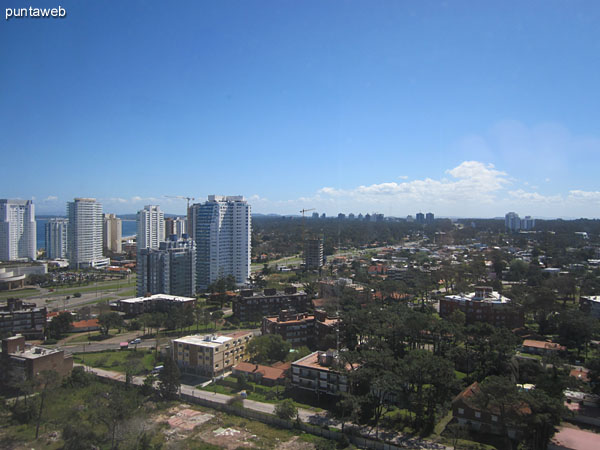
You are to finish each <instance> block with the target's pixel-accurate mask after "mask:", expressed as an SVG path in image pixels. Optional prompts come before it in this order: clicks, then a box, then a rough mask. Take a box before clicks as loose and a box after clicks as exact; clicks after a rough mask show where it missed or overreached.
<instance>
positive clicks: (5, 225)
mask: <svg viewBox="0 0 600 450" xmlns="http://www.w3.org/2000/svg"><path fill="white" fill-rule="evenodd" d="M36 247H37V237H36V222H35V208H34V206H33V202H32V201H31V200H8V199H0V261H13V260H18V259H31V260H35V259H36V257H37V248H36Z"/></svg>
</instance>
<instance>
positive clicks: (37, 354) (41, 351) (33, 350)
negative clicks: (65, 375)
mask: <svg viewBox="0 0 600 450" xmlns="http://www.w3.org/2000/svg"><path fill="white" fill-rule="evenodd" d="M58 352H62V350H58V349H55V348H44V347H38V346H37V345H34V346H31V347H25V350H21V351H17V352H12V353H10V356H13V357H17V358H23V359H37V358H41V357H42V356H46V355H51V354H53V353H58Z"/></svg>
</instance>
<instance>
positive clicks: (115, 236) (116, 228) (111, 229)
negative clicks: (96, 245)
mask: <svg viewBox="0 0 600 450" xmlns="http://www.w3.org/2000/svg"><path fill="white" fill-rule="evenodd" d="M122 234H123V224H122V222H121V219H119V218H118V217H117V216H115V215H114V214H104V228H103V233H102V242H103V245H104V249H105V250H107V251H109V252H113V253H121V252H122V251H123V248H122V243H121V238H122Z"/></svg>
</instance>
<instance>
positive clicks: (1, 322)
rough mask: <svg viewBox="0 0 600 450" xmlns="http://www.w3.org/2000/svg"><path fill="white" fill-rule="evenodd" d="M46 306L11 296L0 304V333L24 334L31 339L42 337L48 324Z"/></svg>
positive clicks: (2, 334) (3, 334) (4, 334)
mask: <svg viewBox="0 0 600 450" xmlns="http://www.w3.org/2000/svg"><path fill="white" fill-rule="evenodd" d="M46 313H47V310H46V307H38V306H37V305H36V304H35V303H26V302H23V301H22V300H18V299H12V298H9V299H8V300H7V301H6V305H4V306H0V335H1V336H9V335H11V334H17V333H18V334H22V335H23V336H26V337H27V338H29V339H42V338H43V337H44V327H45V326H46Z"/></svg>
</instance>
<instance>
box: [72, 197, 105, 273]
mask: <svg viewBox="0 0 600 450" xmlns="http://www.w3.org/2000/svg"><path fill="white" fill-rule="evenodd" d="M67 216H68V218H69V225H68V226H69V228H68V231H67V236H68V242H67V249H68V253H67V254H68V257H69V265H70V266H71V267H73V268H76V269H81V268H97V267H105V266H107V265H108V264H109V262H110V260H109V259H108V258H104V256H103V255H102V224H103V221H102V205H101V204H100V203H98V202H97V201H96V199H95V198H76V199H75V200H74V201H72V202H68V203H67Z"/></svg>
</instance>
